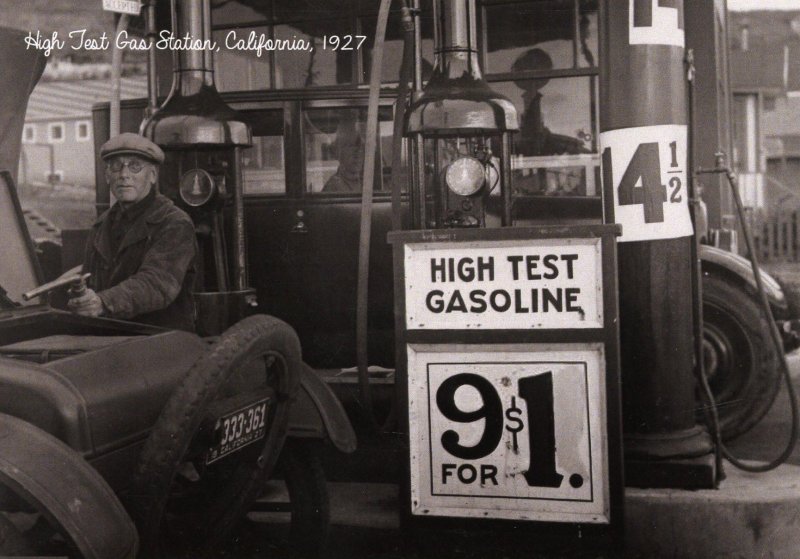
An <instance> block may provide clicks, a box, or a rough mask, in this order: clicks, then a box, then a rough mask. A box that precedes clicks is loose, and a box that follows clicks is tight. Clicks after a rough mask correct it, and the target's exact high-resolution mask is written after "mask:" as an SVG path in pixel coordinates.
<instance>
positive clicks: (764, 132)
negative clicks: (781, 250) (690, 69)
mask: <svg viewBox="0 0 800 559" xmlns="http://www.w3.org/2000/svg"><path fill="white" fill-rule="evenodd" d="M732 15H733V17H732V19H733V21H732V25H731V36H732V37H733V38H734V40H733V44H732V47H731V53H730V62H731V82H732V83H731V89H732V91H733V136H734V138H733V139H734V146H735V150H734V158H733V161H734V164H735V168H736V170H737V173H738V176H739V182H740V185H741V193H742V197H743V199H744V201H745V204H746V205H748V206H750V207H753V208H762V209H770V208H772V207H776V206H782V205H784V204H785V202H786V201H787V200H789V199H794V200H795V201H796V203H795V204H794V205H798V204H800V12H782V11H772V12H766V11H765V12H746V13H738V14H737V13H733V14H732Z"/></svg>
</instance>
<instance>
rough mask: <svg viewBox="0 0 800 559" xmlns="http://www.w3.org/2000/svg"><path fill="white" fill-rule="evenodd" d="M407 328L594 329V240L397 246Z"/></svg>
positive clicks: (598, 276)
mask: <svg viewBox="0 0 800 559" xmlns="http://www.w3.org/2000/svg"><path fill="white" fill-rule="evenodd" d="M405 274H406V282H405V288H406V327H407V328H408V329H409V330H412V329H420V330H445V329H452V330H458V329H495V330H497V329H501V330H505V329H514V328H519V329H528V328H602V327H603V297H602V262H601V258H600V239H597V238H594V239H592V238H589V239H546V240H525V241H515V240H507V241H495V242H492V243H491V244H490V245H487V244H486V243H477V242H473V243H446V244H443V243H435V244H433V243H432V244H426V243H414V244H408V245H406V247H405Z"/></svg>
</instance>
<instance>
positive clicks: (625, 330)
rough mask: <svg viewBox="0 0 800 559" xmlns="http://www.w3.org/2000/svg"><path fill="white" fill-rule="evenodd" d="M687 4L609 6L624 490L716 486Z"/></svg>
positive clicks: (603, 109) (605, 151)
mask: <svg viewBox="0 0 800 559" xmlns="http://www.w3.org/2000/svg"><path fill="white" fill-rule="evenodd" d="M683 2H684V0H629V1H628V0H626V1H624V2H623V1H619V0H613V1H611V0H604V1H603V2H602V8H601V32H600V40H601V55H600V61H601V68H600V131H601V133H600V144H601V152H602V163H603V194H604V210H605V221H606V222H607V223H620V224H622V236H621V237H620V238H619V243H620V244H619V302H620V340H621V353H622V359H621V362H622V395H623V406H622V409H623V431H624V450H625V477H626V484H627V485H629V486H631V485H632V486H645V487H681V488H699V487H713V485H714V479H715V471H714V461H713V454H712V452H713V443H712V441H711V438H710V436H709V435H708V433H707V431H706V430H705V429H704V428H702V427H700V426H698V425H697V424H696V422H695V404H694V395H695V381H694V376H693V368H694V364H693V353H694V347H693V343H692V328H693V322H692V283H691V282H692V272H691V270H692V268H691V258H692V256H691V254H692V252H691V243H692V235H693V231H692V225H691V221H690V218H689V208H688V196H687V188H686V187H687V173H688V172H689V171H690V170H689V169H688V168H687V165H688V162H687V101H686V81H685V69H684V45H685V43H684V25H683Z"/></svg>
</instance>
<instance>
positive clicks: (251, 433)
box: [206, 398, 269, 464]
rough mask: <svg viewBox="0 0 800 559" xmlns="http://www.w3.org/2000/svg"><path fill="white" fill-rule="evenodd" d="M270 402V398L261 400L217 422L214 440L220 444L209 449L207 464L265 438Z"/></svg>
mask: <svg viewBox="0 0 800 559" xmlns="http://www.w3.org/2000/svg"><path fill="white" fill-rule="evenodd" d="M268 401H269V399H268V398H266V399H264V400H260V401H258V402H255V403H253V404H250V405H249V406H245V407H243V408H241V409H239V410H237V411H235V412H232V413H229V414H227V415H224V416H222V417H220V418H219V419H218V420H217V422H216V424H215V426H214V440H218V441H219V443H217V444H215V445H214V446H212V447H211V448H209V449H208V453H207V454H206V464H211V463H212V462H216V461H217V460H219V459H221V458H224V457H225V456H228V455H229V454H231V453H233V452H236V451H237V450H239V449H241V448H243V447H245V446H247V445H249V444H251V443H254V442H256V441H257V440H259V439H263V438H264V435H266V433H267V426H266V421H267V402H268Z"/></svg>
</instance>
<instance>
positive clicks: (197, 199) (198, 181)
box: [178, 169, 216, 208]
mask: <svg viewBox="0 0 800 559" xmlns="http://www.w3.org/2000/svg"><path fill="white" fill-rule="evenodd" d="M215 191H216V187H215V186H214V179H212V178H211V175H209V174H208V173H207V172H206V171H204V170H202V169H192V170H191V171H188V172H186V173H184V175H183V176H182V177H181V182H180V188H179V189H178V192H180V195H181V200H183V201H184V202H186V203H187V204H188V205H190V206H192V207H193V208H197V207H199V206H202V205H203V204H206V203H208V201H209V200H211V197H212V196H213V195H214V192H215Z"/></svg>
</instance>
